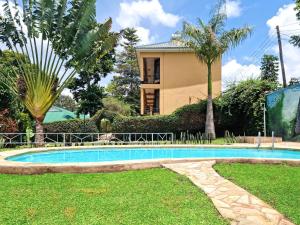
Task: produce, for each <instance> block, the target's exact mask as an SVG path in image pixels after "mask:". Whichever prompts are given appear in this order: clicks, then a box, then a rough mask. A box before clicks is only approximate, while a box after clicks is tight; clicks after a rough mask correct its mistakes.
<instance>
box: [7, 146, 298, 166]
mask: <svg viewBox="0 0 300 225" xmlns="http://www.w3.org/2000/svg"><path fill="white" fill-rule="evenodd" d="M166 158H172V159H185V158H263V159H270V158H274V159H299V160H300V151H289V150H262V149H260V150H257V149H241V148H240V149H231V148H126V149H124V148H113V149H84V150H59V151H49V152H39V153H27V154H23V155H17V156H13V157H10V158H8V160H10V161H17V162H32V163H77V162H107V161H119V160H139V159H140V160H142V159H166Z"/></svg>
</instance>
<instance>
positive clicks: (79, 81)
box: [68, 49, 115, 116]
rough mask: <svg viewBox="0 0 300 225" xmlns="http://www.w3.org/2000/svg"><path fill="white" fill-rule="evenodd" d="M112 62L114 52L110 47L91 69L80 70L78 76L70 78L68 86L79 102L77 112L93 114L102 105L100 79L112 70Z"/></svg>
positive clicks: (102, 90)
mask: <svg viewBox="0 0 300 225" xmlns="http://www.w3.org/2000/svg"><path fill="white" fill-rule="evenodd" d="M114 63H115V52H114V49H112V50H111V52H110V53H108V54H106V55H105V56H104V57H103V58H102V60H101V61H98V62H97V63H96V64H95V65H94V69H93V70H90V71H82V72H80V74H79V76H78V77H75V78H73V79H72V81H71V82H70V84H69V86H68V87H69V88H70V90H71V93H72V94H73V96H74V99H75V100H76V101H77V102H78V104H79V106H78V110H77V113H78V114H79V113H83V114H90V116H93V115H94V114H95V113H96V112H97V111H98V110H100V109H101V108H102V107H103V103H102V99H103V97H105V93H104V88H103V87H101V86H100V81H101V78H102V77H106V76H107V74H108V73H110V72H112V71H113V67H114Z"/></svg>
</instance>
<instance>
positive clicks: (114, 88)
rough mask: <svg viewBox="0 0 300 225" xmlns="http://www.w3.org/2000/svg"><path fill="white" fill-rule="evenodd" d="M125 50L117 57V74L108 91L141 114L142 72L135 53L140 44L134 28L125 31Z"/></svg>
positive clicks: (123, 44) (123, 43)
mask: <svg viewBox="0 0 300 225" xmlns="http://www.w3.org/2000/svg"><path fill="white" fill-rule="evenodd" d="M123 38H124V41H123V42H122V43H121V46H122V47H123V50H122V51H121V52H120V53H119V54H118V55H117V58H116V60H117V64H116V70H115V71H116V73H118V75H117V76H114V78H113V80H112V81H111V83H110V84H109V86H108V88H107V90H108V92H109V93H110V94H111V95H112V96H113V97H115V98H118V99H120V100H122V101H124V102H125V103H127V104H130V105H132V106H133V108H134V110H135V111H136V112H137V113H139V108H140V72H139V67H138V62H137V56H136V52H135V46H136V44H137V43H138V42H139V37H138V36H137V35H136V30H135V29H134V28H126V29H125V30H123Z"/></svg>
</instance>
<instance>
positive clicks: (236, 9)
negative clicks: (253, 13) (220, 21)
mask: <svg viewBox="0 0 300 225" xmlns="http://www.w3.org/2000/svg"><path fill="white" fill-rule="evenodd" d="M241 12H242V8H241V2H240V1H239V0H227V1H226V14H227V16H228V18H233V17H239V16H240V15H241Z"/></svg>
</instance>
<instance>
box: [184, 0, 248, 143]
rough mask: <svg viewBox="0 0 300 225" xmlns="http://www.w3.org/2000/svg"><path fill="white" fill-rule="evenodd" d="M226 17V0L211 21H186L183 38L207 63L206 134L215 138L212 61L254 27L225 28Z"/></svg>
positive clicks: (200, 58) (214, 13)
mask: <svg viewBox="0 0 300 225" xmlns="http://www.w3.org/2000/svg"><path fill="white" fill-rule="evenodd" d="M226 19H227V16H226V13H225V12H224V3H223V1H221V2H220V3H219V4H218V6H217V7H216V9H215V10H214V12H213V14H212V17H211V19H210V20H209V21H208V23H205V22H204V21H203V20H201V19H198V20H197V24H196V25H193V24H190V23H187V22H185V23H184V25H183V31H182V33H181V35H180V38H179V39H180V41H182V42H183V43H184V44H185V45H186V46H187V47H188V48H190V49H192V50H193V51H194V53H195V54H196V56H197V57H198V59H199V60H200V61H201V62H203V63H205V64H206V65H207V85H208V90H207V113H206V122H205V134H206V136H207V137H208V136H209V137H210V138H212V139H215V138H216V133H215V125H214V114H213V103H212V76H213V74H212V65H213V64H214V63H215V62H216V61H217V60H221V57H222V55H223V54H224V53H225V52H226V51H228V50H229V49H232V48H234V47H236V46H238V45H239V44H240V43H241V42H242V41H243V40H244V39H246V38H247V37H248V35H250V34H251V31H252V29H251V27H249V26H245V27H243V28H238V29H236V28H233V29H231V30H228V31H225V30H224V27H225V21H226Z"/></svg>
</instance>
